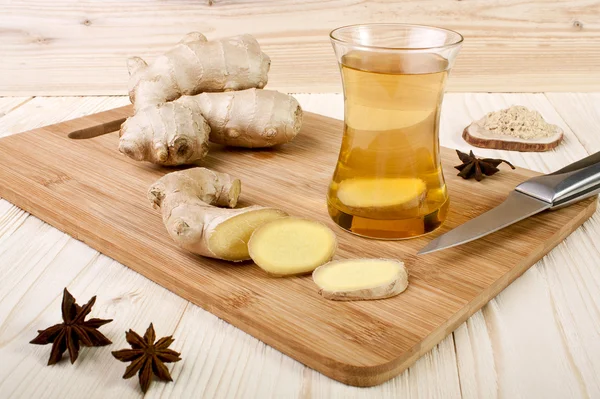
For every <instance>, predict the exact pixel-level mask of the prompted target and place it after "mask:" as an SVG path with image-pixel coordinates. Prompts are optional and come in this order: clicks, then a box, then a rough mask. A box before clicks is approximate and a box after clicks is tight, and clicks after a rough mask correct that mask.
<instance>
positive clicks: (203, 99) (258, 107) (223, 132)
mask: <svg viewBox="0 0 600 399" xmlns="http://www.w3.org/2000/svg"><path fill="white" fill-rule="evenodd" d="M177 102H179V103H181V104H182V105H187V106H189V107H190V108H193V107H194V106H197V107H198V109H199V110H200V112H201V113H202V116H204V118H205V119H206V120H207V122H208V124H209V125H210V129H211V131H210V141H212V142H213V143H217V144H224V145H230V146H234V147H246V148H260V147H272V146H274V145H278V144H284V143H287V142H289V141H291V140H293V139H294V137H296V135H297V134H298V132H299V131H300V127H301V126H302V108H300V104H298V101H297V100H296V99H295V98H294V97H292V96H289V95H287V94H283V93H279V92H277V91H272V90H257V89H248V90H242V91H231V92H226V93H202V94H199V95H197V96H190V97H182V98H180V99H179V100H177Z"/></svg>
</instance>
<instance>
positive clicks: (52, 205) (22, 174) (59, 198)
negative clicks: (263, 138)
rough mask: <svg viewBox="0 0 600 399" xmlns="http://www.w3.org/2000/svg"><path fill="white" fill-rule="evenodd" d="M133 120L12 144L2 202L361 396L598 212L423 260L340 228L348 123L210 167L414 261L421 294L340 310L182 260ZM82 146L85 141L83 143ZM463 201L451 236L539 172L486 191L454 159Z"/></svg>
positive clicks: (349, 251)
mask: <svg viewBox="0 0 600 399" xmlns="http://www.w3.org/2000/svg"><path fill="white" fill-rule="evenodd" d="M130 113H131V108H130V107H123V108H119V109H116V110H112V111H107V112H103V113H100V114H95V115H91V116H88V117H84V118H80V119H76V120H73V121H68V122H64V123H60V124H57V125H52V126H47V127H44V128H41V129H36V130H32V131H30V132H26V133H22V134H18V135H14V136H10V137H7V138H3V139H0V159H1V162H0V196H1V197H3V198H5V199H7V200H8V201H10V202H12V203H14V204H16V205H17V206H19V207H21V208H23V209H24V210H26V211H28V212H30V213H32V214H33V215H35V216H37V217H39V218H40V219H42V220H44V221H46V222H48V223H50V224H52V225H53V226H55V227H57V228H59V229H60V230H62V231H65V232H66V233H68V234H70V235H72V236H73V237H75V238H77V239H79V240H82V241H84V242H85V243H87V244H88V245H90V246H91V247H93V248H95V249H97V250H98V251H100V252H102V253H104V254H106V255H108V256H110V257H112V258H114V259H116V260H117V261H119V262H121V263H123V264H124V265H126V266H128V267H130V268H131V269H133V270H135V271H137V272H139V273H141V274H143V275H145V276H146V277H148V278H150V279H152V280H153V281H155V282H157V283H158V284H160V285H162V286H164V287H166V288H168V289H169V290H171V291H173V292H175V293H176V294H178V295H180V296H182V297H183V298H185V299H188V300H190V301H192V302H194V303H196V304H198V305H199V306H201V307H202V308H204V309H206V310H208V311H210V312H212V313H214V314H215V315H217V316H219V317H221V318H222V319H224V320H226V321H227V322H229V323H231V324H233V325H234V326H236V327H238V328H240V329H242V330H244V331H246V332H248V333H249V334H251V335H253V336H255V337H257V338H258V339H260V340H262V341H264V342H265V343H267V344H269V345H271V346H273V347H275V348H276V349H278V350H280V351H282V352H283V353H285V354H287V355H289V356H291V357H293V358H295V359H297V360H298V361H300V362H302V363H304V364H306V365H307V366H309V367H312V368H314V369H315V370H318V371H320V372H321V373H323V374H325V375H327V376H329V377H331V378H334V379H336V380H339V381H342V382H344V383H347V384H351V385H357V386H371V385H376V384H380V383H382V382H384V381H386V380H388V379H390V378H392V377H394V376H396V375H398V374H399V373H400V372H402V371H403V370H404V369H406V368H407V367H408V366H410V365H411V364H412V363H413V362H414V361H415V360H416V359H417V358H418V357H420V356H421V355H423V354H424V353H426V352H427V351H429V350H430V349H431V348H432V347H433V346H434V345H435V344H436V343H438V342H439V341H440V340H442V339H443V338H444V337H445V336H446V335H447V334H449V333H450V332H452V331H453V330H454V329H455V328H456V327H457V326H458V325H459V324H460V323H462V322H463V321H464V320H465V319H466V318H467V317H469V316H470V315H471V314H473V313H474V312H475V311H477V310H478V309H480V308H481V307H482V306H483V305H484V304H485V303H487V302H488V301H489V300H490V299H491V298H493V297H494V296H495V295H497V294H498V293H499V292H500V291H501V290H502V289H504V288H505V287H506V286H507V285H508V284H510V283H511V282H512V281H513V280H514V279H515V278H516V277H518V276H519V275H520V274H522V273H523V272H524V271H525V270H527V269H528V268H529V267H530V266H531V265H532V264H533V263H535V262H536V261H537V260H538V259H540V258H541V257H542V256H543V255H544V254H545V253H547V252H548V251H549V250H550V249H551V248H553V247H554V246H555V245H556V244H558V243H559V242H560V241H561V240H562V239H564V238H565V237H566V236H567V235H569V234H570V233H571V232H572V231H573V230H574V229H575V228H577V227H578V226H579V225H581V224H582V223H583V222H584V221H585V220H586V219H587V218H588V217H590V216H591V214H592V213H593V212H594V210H595V207H596V200H595V199H588V200H585V201H583V202H580V203H578V204H575V205H573V206H570V207H568V208H564V209H561V210H558V211H554V212H546V213H543V214H540V215H537V216H534V217H532V218H529V219H527V220H525V221H522V222H520V223H517V224H515V225H513V226H510V227H508V228H506V229H504V230H501V231H499V232H496V233H494V234H491V235H489V236H487V237H484V238H483V239H480V240H478V241H475V242H472V243H469V244H466V245H463V246H460V247H456V248H452V249H449V250H445V251H441V252H438V253H434V254H430V255H425V256H421V257H418V256H416V252H417V251H418V250H419V249H420V248H421V247H423V246H424V245H425V244H426V243H427V242H428V241H429V240H430V239H431V238H432V237H434V236H436V235H437V234H439V233H434V234H433V235H431V236H428V237H424V238H418V239H413V240H408V241H375V240H368V239H364V238H360V237H357V236H354V235H351V234H348V233H346V232H343V231H342V230H340V229H338V228H336V227H335V225H334V223H333V222H331V221H330V219H329V217H328V215H327V210H326V204H325V191H326V188H327V184H328V183H329V179H330V177H331V174H332V171H333V168H334V165H335V162H336V158H337V151H338V148H339V144H340V140H341V131H342V122H341V121H338V120H333V119H330V118H326V117H321V116H317V115H313V114H307V115H306V117H305V123H304V127H303V130H302V132H301V133H300V135H299V136H298V137H297V139H296V140H295V141H294V142H293V143H291V144H288V145H285V146H282V147H281V148H279V149H277V150H265V151H256V150H242V149H226V148H223V147H220V146H214V147H213V148H211V151H210V153H209V156H208V158H207V160H206V162H204V163H203V165H204V166H207V167H210V168H213V169H215V170H219V171H223V172H228V173H230V174H232V175H233V176H236V177H239V178H241V180H242V183H243V188H242V195H241V206H245V205H250V204H261V205H267V206H274V207H279V208H281V209H283V210H285V211H287V212H289V213H290V214H292V215H297V216H302V217H308V218H312V219H317V220H320V221H322V222H325V223H326V224H327V225H329V226H331V227H332V228H333V229H334V231H335V232H336V233H337V235H338V238H339V249H338V252H337V255H336V258H338V259H342V258H351V257H359V256H360V257H385V258H399V259H403V260H404V261H405V262H406V264H407V267H408V269H409V272H410V285H409V288H408V289H407V291H406V292H404V293H403V294H401V295H399V296H397V297H394V298H390V299H385V300H380V301H369V302H332V301H327V300H325V299H323V298H321V297H320V296H319V295H318V294H317V289H316V286H315V285H314V284H313V283H312V280H311V278H310V277H293V278H274V277H269V276H267V275H266V274H265V273H263V272H262V271H261V270H260V269H258V268H257V267H256V266H254V265H253V264H252V263H251V262H246V263H243V264H235V265H232V264H229V263H227V262H222V261H216V260H212V259H207V258H201V257H197V256H194V255H191V254H188V253H185V252H183V251H182V250H180V249H179V248H178V247H176V246H175V245H174V244H173V243H172V241H171V239H170V238H169V236H168V235H167V233H166V231H165V229H164V226H163V224H162V221H161V218H160V215H159V213H158V212H157V211H155V210H153V209H152V208H151V207H150V205H149V204H148V201H147V200H146V189H147V188H148V186H149V185H150V184H151V183H152V182H154V181H155V180H156V179H157V178H159V177H160V176H162V175H163V174H164V173H166V172H167V171H169V170H172V169H165V168H160V167H156V166H153V165H150V164H145V163H136V162H134V161H132V160H130V159H128V158H126V157H124V156H122V155H121V154H119V153H118V151H117V150H116V145H117V141H118V137H117V134H116V133H110V134H106V135H101V136H99V137H95V138H90V139H85V140H73V139H70V138H69V137H68V136H69V134H75V135H78V136H87V135H89V136H95V135H99V134H103V133H107V132H111V131H113V130H115V129H117V128H118V126H119V124H120V122H121V120H122V118H124V117H126V116H128V115H129V114H130ZM74 132H75V133H74ZM442 159H443V164H444V171H445V176H446V179H447V183H448V188H449V191H450V196H451V207H450V212H449V215H448V220H447V222H446V224H445V225H444V227H443V228H442V229H441V230H440V232H445V231H447V230H448V229H450V228H453V227H455V226H457V225H459V224H461V223H463V222H465V221H467V220H468V219H470V218H472V217H474V216H477V215H479V214H480V213H482V212H484V211H486V210H488V209H490V208H491V207H493V206H495V205H498V204H499V203H500V202H501V201H502V200H503V199H504V198H505V196H506V195H507V193H508V192H509V191H510V190H512V189H513V188H514V186H516V185H517V184H518V183H520V182H522V181H523V180H525V179H527V178H529V177H531V176H533V175H535V174H536V173H535V172H532V171H528V170H524V169H517V170H516V171H508V170H503V171H502V172H501V173H499V174H497V175H495V176H494V177H493V178H489V179H485V180H484V181H483V182H481V183H477V182H475V181H473V180H469V181H465V180H462V179H460V178H458V177H456V173H455V172H456V171H455V170H454V169H452V165H455V164H457V163H458V161H457V158H456V155H455V154H454V152H453V151H451V150H448V149H442Z"/></svg>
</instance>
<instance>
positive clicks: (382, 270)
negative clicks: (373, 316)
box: [312, 259, 408, 301]
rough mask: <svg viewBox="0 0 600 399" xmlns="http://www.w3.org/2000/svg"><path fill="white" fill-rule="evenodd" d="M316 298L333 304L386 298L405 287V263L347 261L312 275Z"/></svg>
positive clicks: (373, 260)
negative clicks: (316, 291)
mask: <svg viewBox="0 0 600 399" xmlns="http://www.w3.org/2000/svg"><path fill="white" fill-rule="evenodd" d="M312 277H313V281H314V282H315V284H317V286H318V287H319V294H321V295H322V296H323V297H324V298H327V299H331V300H334V301H354V300H366V299H382V298H389V297H392V296H395V295H398V294H400V293H401V292H403V291H404V290H405V289H406V287H407V286H408V271H407V270H406V267H405V266H404V262H400V261H397V260H392V259H347V260H340V261H336V262H330V263H327V264H326V265H323V266H321V267H319V268H317V269H316V270H315V271H314V272H313V275H312Z"/></svg>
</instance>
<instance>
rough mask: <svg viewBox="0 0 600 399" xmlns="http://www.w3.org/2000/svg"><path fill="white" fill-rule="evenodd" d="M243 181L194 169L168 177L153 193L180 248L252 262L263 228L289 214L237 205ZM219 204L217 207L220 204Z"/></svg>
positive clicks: (211, 255)
mask: <svg viewBox="0 0 600 399" xmlns="http://www.w3.org/2000/svg"><path fill="white" fill-rule="evenodd" d="M240 191H241V182H240V180H239V179H234V178H232V177H231V176H230V175H228V174H226V173H219V172H215V171H212V170H210V169H206V168H192V169H187V170H183V171H179V172H173V173H168V174H166V175H165V176H163V177H162V178H160V179H159V180H158V181H157V182H156V183H154V184H153V185H152V186H151V187H150V189H149V190H148V199H149V200H150V202H151V204H152V206H153V207H154V208H155V209H160V210H161V212H162V218H163V223H164V224H165V227H166V228H167V231H168V233H169V235H170V236H171V238H172V239H173V240H174V241H175V243H176V244H177V245H179V246H180V247H182V248H183V249H186V250H188V251H190V252H193V253H195V254H198V255H202V256H207V257H211V258H216V259H224V260H228V261H243V260H248V259H250V256H249V254H248V241H249V240H250V236H251V235H252V233H253V232H254V230H256V229H257V228H258V227H260V226H261V225H262V224H264V223H266V222H269V221H271V220H275V219H278V218H281V217H284V216H287V214H286V213H285V212H283V211H280V210H278V209H274V208H266V207H262V206H257V205H255V206H249V207H246V208H240V209H226V208H217V206H223V207H229V208H233V207H235V206H236V204H237V200H238V196H239V195H240ZM215 205H216V206H215Z"/></svg>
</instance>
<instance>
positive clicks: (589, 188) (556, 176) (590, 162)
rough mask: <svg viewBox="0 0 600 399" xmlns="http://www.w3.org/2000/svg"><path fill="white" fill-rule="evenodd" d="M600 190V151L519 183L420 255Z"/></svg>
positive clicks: (463, 241)
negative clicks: (486, 209) (493, 203)
mask: <svg viewBox="0 0 600 399" xmlns="http://www.w3.org/2000/svg"><path fill="white" fill-rule="evenodd" d="M598 193H600V152H597V153H595V154H593V155H590V156H589V157H586V158H584V159H582V160H579V161H577V162H574V163H572V164H570V165H568V166H566V167H564V168H562V169H560V170H557V171H556V172H554V173H550V174H548V175H543V176H536V177H534V178H531V179H529V180H527V181H525V182H523V183H521V184H519V185H518V186H517V187H516V188H515V189H514V191H511V192H510V194H509V195H508V197H507V198H506V199H505V200H504V202H503V203H501V204H500V205H498V206H496V207H495V208H493V209H491V210H489V211H487V212H485V213H483V214H481V215H479V216H477V217H476V218H474V219H471V220H469V221H468V222H466V223H464V224H462V225H460V226H458V227H456V228H455V229H453V230H450V231H449V232H447V233H446V234H442V235H441V236H439V237H437V238H436V239H434V240H433V241H431V242H430V243H429V244H427V245H426V246H425V247H424V248H423V249H421V250H420V251H419V252H418V253H417V255H424V254H428V253H431V252H435V251H440V250H442V249H446V248H452V247H455V246H457V245H461V244H465V243H467V242H470V241H474V240H476V239H478V238H481V237H483V236H486V235H488V234H490V233H493V232H495V231H498V230H500V229H503V228H505V227H506V226H510V225H511V224H513V223H516V222H518V221H520V220H523V219H526V218H528V217H529V216H533V215H535V214H537V213H540V212H542V211H545V210H547V209H558V208H562V207H564V206H567V205H570V204H573V203H575V202H578V201H581V200H582V199H584V198H588V197H591V196H593V195H596V194H598Z"/></svg>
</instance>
